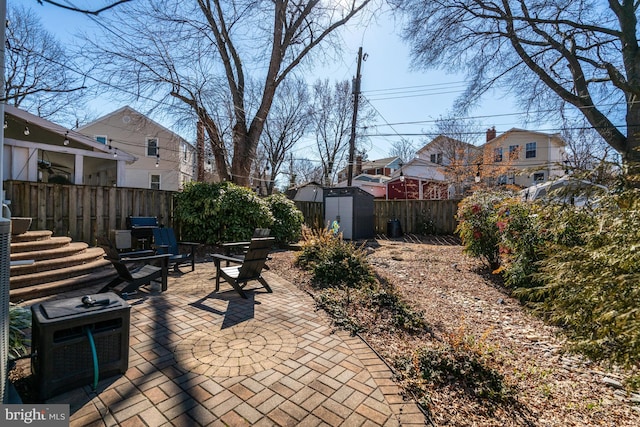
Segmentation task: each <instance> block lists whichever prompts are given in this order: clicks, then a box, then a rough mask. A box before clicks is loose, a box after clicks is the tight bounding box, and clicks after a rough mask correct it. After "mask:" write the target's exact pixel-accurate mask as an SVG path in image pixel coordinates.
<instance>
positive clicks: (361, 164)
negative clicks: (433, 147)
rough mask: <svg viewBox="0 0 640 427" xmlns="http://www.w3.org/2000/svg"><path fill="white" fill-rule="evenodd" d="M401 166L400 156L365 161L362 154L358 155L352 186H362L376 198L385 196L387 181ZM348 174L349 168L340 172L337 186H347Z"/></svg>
mask: <svg viewBox="0 0 640 427" xmlns="http://www.w3.org/2000/svg"><path fill="white" fill-rule="evenodd" d="M401 166H402V159H400V157H387V158H384V159H378V160H366V161H363V160H362V156H357V157H356V159H355V163H354V167H353V177H352V179H351V186H352V187H358V188H361V189H362V190H364V191H366V192H367V193H369V194H372V195H373V196H374V197H376V198H384V197H386V194H387V185H386V183H387V181H389V179H390V176H391V175H392V174H393V173H394V172H395V171H397V170H398V169H400V167H401ZM347 174H348V169H347V168H344V169H342V170H341V171H339V172H338V183H337V184H336V187H346V186H347V184H348V180H347Z"/></svg>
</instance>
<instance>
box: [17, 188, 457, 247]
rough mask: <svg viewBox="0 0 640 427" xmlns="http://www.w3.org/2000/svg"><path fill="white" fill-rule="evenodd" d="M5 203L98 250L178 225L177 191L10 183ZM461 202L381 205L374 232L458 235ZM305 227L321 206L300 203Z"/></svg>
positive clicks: (37, 225)
mask: <svg viewBox="0 0 640 427" xmlns="http://www.w3.org/2000/svg"><path fill="white" fill-rule="evenodd" d="M4 189H5V193H6V194H5V198H6V199H7V200H10V201H11V206H10V209H11V214H12V215H13V216H15V217H30V218H33V223H32V225H31V230H51V231H53V233H54V235H55V236H68V237H71V238H72V239H73V240H74V241H79V242H86V243H88V244H90V245H95V244H96V238H97V237H98V236H103V235H104V236H109V234H110V232H111V230H125V229H126V217H127V216H129V215H132V216H155V217H158V222H159V223H160V224H162V225H165V226H167V227H176V228H177V230H176V231H177V232H179V229H178V228H179V227H178V226H179V224H174V220H173V208H174V203H173V195H174V192H171V191H161V190H150V189H141V188H127V187H97V186H88V185H60V184H49V183H42V182H28V181H5V182H4ZM458 203H459V200H375V201H374V231H375V233H376V234H386V233H387V225H388V222H389V220H396V219H397V220H399V221H400V225H401V226H402V230H403V231H404V232H405V233H415V234H453V233H454V231H455V229H456V226H457V221H456V218H455V215H456V211H457V206H458ZM295 204H296V206H297V207H298V209H300V211H302V213H303V215H304V218H305V224H306V225H308V226H309V227H312V228H318V227H323V226H325V224H324V206H323V204H322V203H321V202H295Z"/></svg>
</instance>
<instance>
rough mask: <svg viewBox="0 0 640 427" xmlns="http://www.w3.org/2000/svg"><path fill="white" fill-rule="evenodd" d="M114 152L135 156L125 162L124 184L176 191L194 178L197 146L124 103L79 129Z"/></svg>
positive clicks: (115, 153) (114, 153)
mask: <svg viewBox="0 0 640 427" xmlns="http://www.w3.org/2000/svg"><path fill="white" fill-rule="evenodd" d="M78 132H80V133H82V134H84V135H86V136H87V137H89V138H91V139H93V140H94V141H97V142H98V143H100V144H101V145H102V146H103V147H107V149H108V150H109V152H111V153H113V155H119V153H120V152H121V151H128V152H130V153H132V154H133V155H135V156H136V157H137V161H136V162H135V163H134V164H128V165H126V169H127V174H126V176H127V180H126V183H125V186H127V187H136V188H153V189H158V190H168V191H178V190H181V189H182V188H183V186H184V184H185V183H187V182H189V181H192V180H194V179H195V174H196V150H195V147H194V146H193V145H191V144H190V143H188V142H187V141H186V140H184V139H183V138H182V137H180V136H179V135H177V134H175V133H174V132H172V131H170V130H169V129H167V128H165V127H164V126H162V125H160V124H158V123H156V122H155V121H153V120H151V119H150V118H148V117H147V116H145V115H143V114H142V113H139V112H137V111H136V110H134V109H133V108H131V107H129V106H125V107H122V108H120V109H119V110H116V111H114V112H112V113H110V114H107V115H106V116H103V117H101V118H99V119H97V120H95V121H93V122H91V123H89V124H87V125H85V126H82V127H80V128H79V129H78Z"/></svg>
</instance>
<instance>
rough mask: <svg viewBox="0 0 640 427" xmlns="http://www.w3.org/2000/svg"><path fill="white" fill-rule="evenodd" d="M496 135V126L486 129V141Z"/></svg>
mask: <svg viewBox="0 0 640 427" xmlns="http://www.w3.org/2000/svg"><path fill="white" fill-rule="evenodd" d="M495 137H496V127H495V126H491V128H490V129H487V142H489V141H491V140H492V139H494V138H495Z"/></svg>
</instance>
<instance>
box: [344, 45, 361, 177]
mask: <svg viewBox="0 0 640 427" xmlns="http://www.w3.org/2000/svg"><path fill="white" fill-rule="evenodd" d="M361 65H362V46H360V48H359V49H358V69H357V71H356V77H355V79H353V118H352V120H351V138H350V139H349V164H348V166H347V187H351V181H352V179H353V156H354V152H355V151H356V122H357V121H358V100H359V99H360V67H361Z"/></svg>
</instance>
